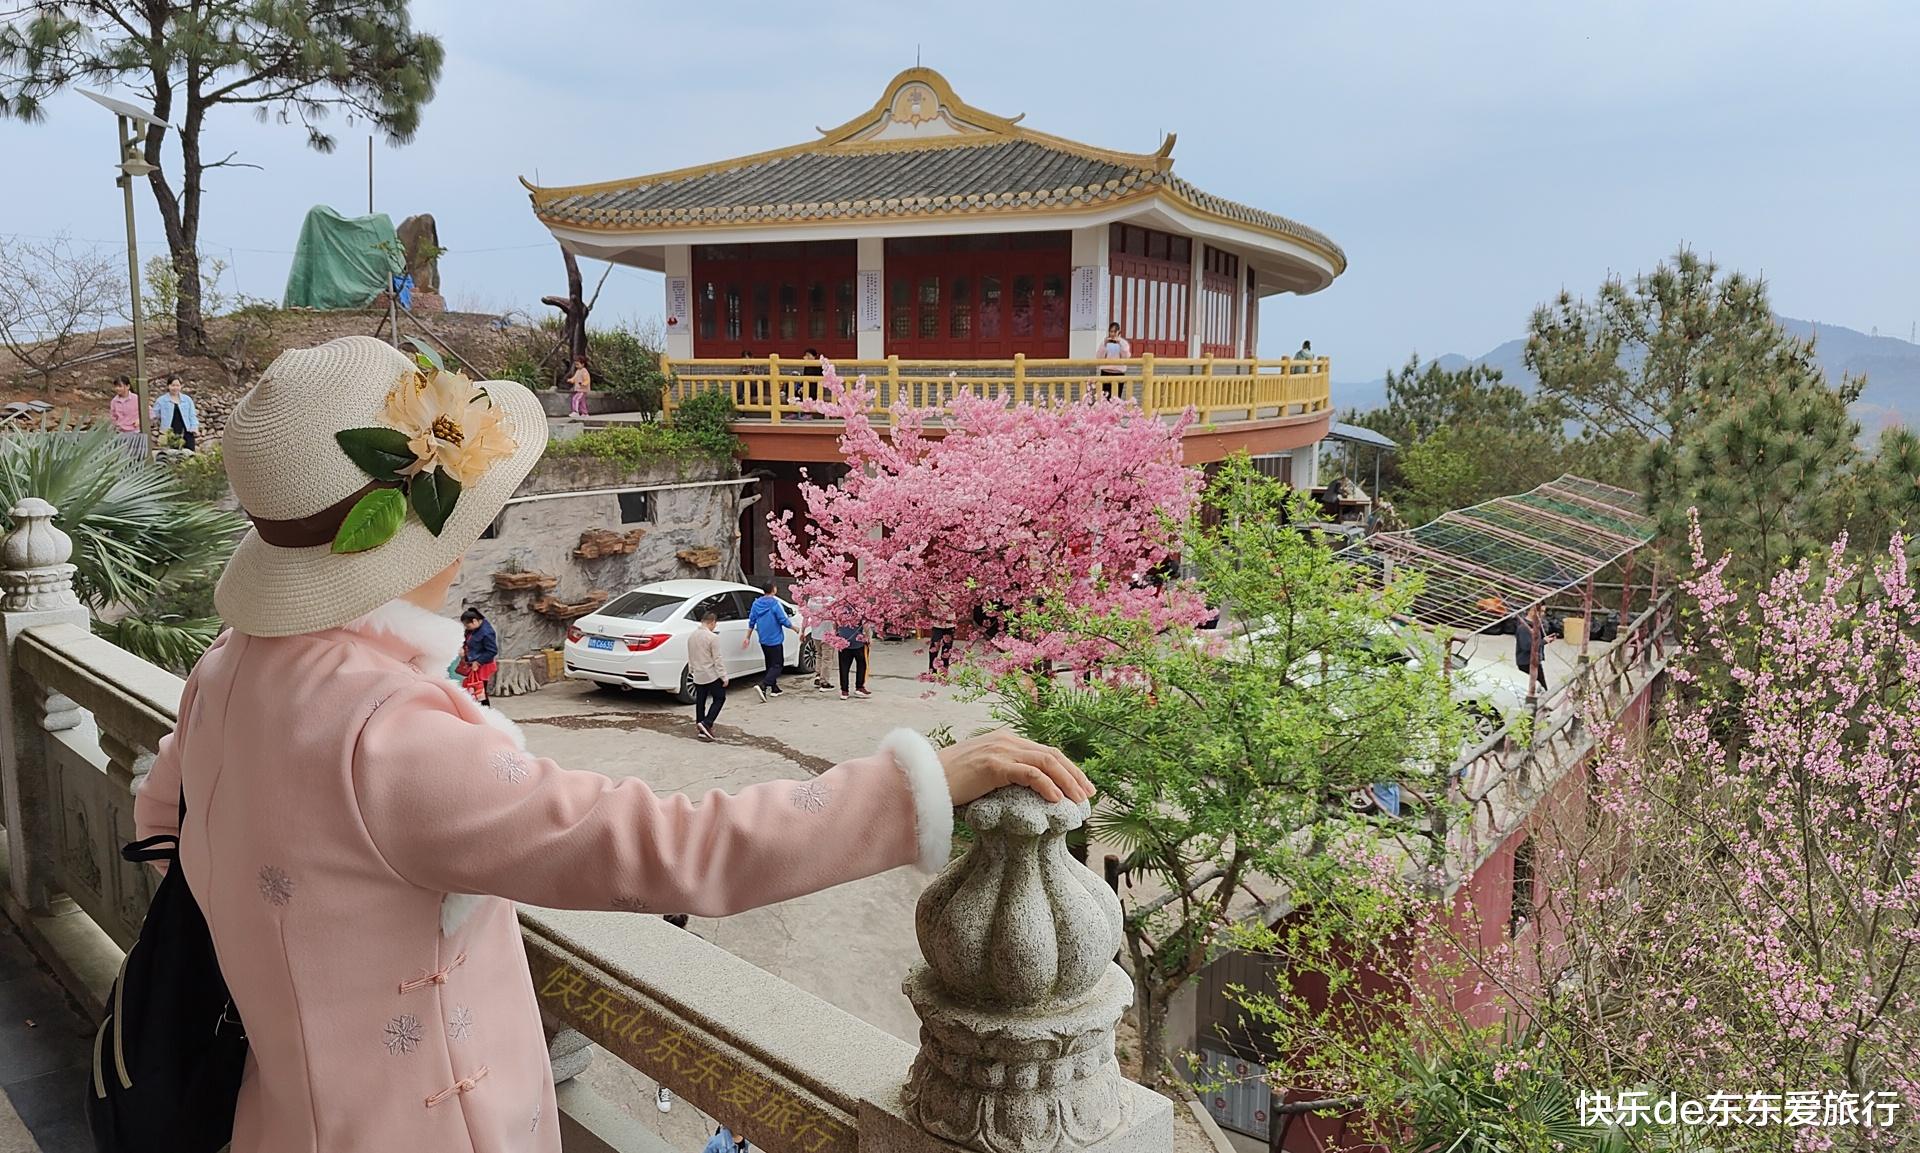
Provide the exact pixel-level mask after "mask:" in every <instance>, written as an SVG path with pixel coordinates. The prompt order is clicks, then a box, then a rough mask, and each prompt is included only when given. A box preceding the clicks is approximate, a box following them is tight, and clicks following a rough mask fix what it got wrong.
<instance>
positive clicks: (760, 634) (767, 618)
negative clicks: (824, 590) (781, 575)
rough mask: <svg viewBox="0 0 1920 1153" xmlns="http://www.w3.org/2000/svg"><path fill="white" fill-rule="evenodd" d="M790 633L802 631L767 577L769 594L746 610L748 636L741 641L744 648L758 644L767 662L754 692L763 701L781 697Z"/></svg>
mask: <svg viewBox="0 0 1920 1153" xmlns="http://www.w3.org/2000/svg"><path fill="white" fill-rule="evenodd" d="M789 632H792V633H794V634H795V635H798V634H799V632H800V630H799V629H798V628H797V627H795V626H794V623H793V618H792V617H790V616H788V615H787V608H786V606H785V605H783V604H781V603H780V598H779V597H777V596H774V595H773V578H772V577H768V578H767V583H766V591H765V592H763V593H761V594H760V595H759V596H758V597H756V598H754V602H753V607H752V608H751V609H748V610H747V635H746V636H745V637H742V638H741V640H740V647H741V648H746V647H747V646H748V645H750V644H752V643H753V642H754V641H755V640H756V639H757V640H759V642H760V655H761V656H763V657H765V658H766V661H767V671H766V673H765V674H764V675H762V676H761V678H760V683H759V684H757V685H755V686H754V691H755V692H758V693H759V694H760V699H761V700H762V701H764V700H766V699H767V698H768V697H777V696H779V695H780V693H781V689H780V671H781V670H782V669H784V668H786V667H787V633H789ZM816 659H817V657H816Z"/></svg>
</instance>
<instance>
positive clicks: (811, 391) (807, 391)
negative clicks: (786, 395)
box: [793, 348, 821, 420]
mask: <svg viewBox="0 0 1920 1153" xmlns="http://www.w3.org/2000/svg"><path fill="white" fill-rule="evenodd" d="M800 377H801V379H800V383H798V384H796V385H794V386H793V399H794V403H796V404H798V403H799V402H801V401H806V400H819V399H821V396H820V350H819V349H817V348H809V349H807V350H806V351H805V352H803V353H801V354H800ZM794 419H795V420H819V419H820V414H819V413H817V412H802V413H799V414H798V415H796V416H795V417H794Z"/></svg>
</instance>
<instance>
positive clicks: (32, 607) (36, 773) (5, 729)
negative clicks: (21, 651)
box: [0, 497, 89, 912]
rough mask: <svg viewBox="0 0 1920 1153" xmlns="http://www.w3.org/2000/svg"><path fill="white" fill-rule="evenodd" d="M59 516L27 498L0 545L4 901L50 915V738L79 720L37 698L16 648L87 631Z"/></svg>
mask: <svg viewBox="0 0 1920 1153" xmlns="http://www.w3.org/2000/svg"><path fill="white" fill-rule="evenodd" d="M57 511H58V510H56V509H55V508H54V507H53V506H52V505H50V504H48V503H47V502H46V501H44V500H41V499H39V498H37V497H28V498H26V499H25V500H22V501H21V502H20V503H19V504H18V505H16V506H15V507H14V508H13V510H12V513H11V516H12V519H13V531H11V532H9V533H8V534H7V535H6V538H5V539H4V540H0V643H4V645H5V653H4V656H0V802H3V803H4V806H5V807H4V810H3V811H0V821H4V823H5V824H6V827H7V856H8V862H7V864H8V867H9V869H10V870H11V876H10V880H9V885H8V893H7V897H8V899H9V900H10V901H12V902H13V903H14V905H15V906H16V907H18V908H20V909H22V910H27V911H35V912H37V911H41V910H44V909H46V908H47V900H48V895H49V885H50V883H51V881H52V877H53V847H54V844H55V830H54V828H53V809H52V804H51V798H50V796H49V794H48V790H49V789H50V788H51V782H50V773H49V772H48V756H47V739H48V738H47V732H48V730H49V729H58V728H64V727H67V726H68V724H69V723H70V722H71V721H72V720H73V719H75V718H76V717H77V716H78V713H77V710H76V707H75V706H74V704H73V702H72V701H69V700H67V699H66V698H65V697H62V696H60V695H59V694H57V693H55V694H49V693H46V692H44V691H42V690H41V689H40V688H39V686H37V685H35V684H34V683H33V682H32V680H31V679H29V678H27V677H25V676H22V675H21V674H20V671H19V668H18V666H16V665H15V663H14V642H15V641H17V640H18V639H19V638H20V634H21V633H23V632H25V631H26V630H28V629H30V628H34V627H37V626H40V625H55V624H72V625H77V626H78V627H80V628H86V627H88V622H89V615H88V613H87V609H86V606H84V605H82V604H81V603H80V598H79V597H78V596H77V595H75V593H74V591H73V574H74V572H75V569H74V566H73V565H72V564H70V563H68V562H69V559H70V558H71V557H72V556H73V541H72V540H71V539H70V538H69V537H68V536H67V534H66V533H64V532H61V531H60V529H59V528H58V527H56V526H55V525H54V523H53V518H54V515H55V513H56V512H57Z"/></svg>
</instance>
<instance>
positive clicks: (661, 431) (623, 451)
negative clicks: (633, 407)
mask: <svg viewBox="0 0 1920 1153" xmlns="http://www.w3.org/2000/svg"><path fill="white" fill-rule="evenodd" d="M729 439H731V438H729ZM547 455H548V456H549V457H555V458H566V457H580V456H586V457H593V458H594V459H596V460H606V461H614V462H616V463H619V464H622V465H625V466H626V467H628V468H631V469H643V468H648V467H650V466H652V465H656V464H658V463H660V462H661V461H663V460H688V459H693V458H699V457H705V458H708V459H725V458H728V457H730V456H732V455H733V453H732V446H731V444H729V445H728V446H727V447H726V448H724V449H717V448H716V447H715V445H714V444H713V443H712V437H711V436H710V435H696V434H691V433H687V432H684V431H682V430H681V429H679V428H676V427H672V426H669V425H665V424H627V425H619V426H616V427H614V428H597V429H594V430H593V431H592V432H583V433H581V434H580V435H579V436H576V437H574V438H572V439H571V440H556V441H553V442H551V443H549V444H548V445H547Z"/></svg>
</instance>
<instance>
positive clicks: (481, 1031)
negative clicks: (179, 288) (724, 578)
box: [133, 336, 1093, 1153]
mask: <svg viewBox="0 0 1920 1153" xmlns="http://www.w3.org/2000/svg"><path fill="white" fill-rule="evenodd" d="M374 430H379V431H374ZM396 431H397V432H401V433H404V434H405V435H406V442H407V445H408V451H409V452H411V453H413V454H414V459H413V460H412V461H411V462H408V463H407V464H406V465H401V464H399V463H398V462H396V461H394V460H392V459H390V456H391V454H386V455H384V456H383V455H382V454H381V453H376V452H369V451H364V449H365V448H366V446H368V445H384V444H390V443H392V439H393V438H392V436H391V433H392V432H396ZM224 439H225V444H224V447H225V450H226V451H225V458H226V468H227V475H228V479H229V480H230V482H231V483H232V486H233V494H234V496H235V498H237V500H238V501H239V503H240V505H241V507H243V508H245V509H247V510H248V511H249V512H250V514H251V515H252V517H253V523H252V528H251V530H250V531H249V532H248V533H247V536H246V537H245V539H243V540H242V541H241V542H240V545H239V547H238V548H237V549H236V550H235V552H234V554H233V557H232V559H231V560H230V561H228V563H227V566H226V569H225V571H224V572H223V573H222V574H221V576H220V582H219V585H218V587H217V589H216V590H215V593H214V603H215V607H216V608H217V610H218V612H219V614H220V616H221V618H222V619H223V620H225V621H226V622H227V625H228V629H227V631H226V632H224V633H223V634H221V636H220V637H219V638H218V639H217V640H216V641H215V642H214V644H213V646H212V647H211V648H209V649H208V650H207V653H206V655H205V656H203V657H202V658H201V659H200V661H199V663H198V664H197V665H196V666H195V667H194V669H193V672H192V674H191V675H190V676H188V678H187V682H186V685H185V687H184V689H183V690H182V692H181V696H180V705H179V713H178V717H179V719H178V722H177V724H176V726H175V729H174V731H173V733H172V734H171V735H169V736H167V737H165V738H164V739H162V740H161V742H160V745H159V749H158V754H157V756H156V757H155V759H154V762H153V766H152V769H151V771H150V772H149V773H148V774H147V775H146V777H145V778H144V779H143V780H142V782H141V784H140V786H139V789H138V792H137V794H136V795H135V797H134V802H133V808H134V814H133V815H134V825H135V835H136V836H137V837H142V838H144V837H152V836H177V837H178V838H179V858H178V860H179V864H178V867H179V868H181V869H183V870H185V875H186V880H187V883H188V885H189V887H190V888H191V890H192V893H193V895H194V897H195V899H196V900H197V901H198V902H199V904H200V907H201V909H202V910H203V911H204V912H205V914H206V919H207V923H208V926H209V928H210V929H211V931H212V940H213V942H214V946H215V950H216V953H217V955H218V960H219V965H220V970H221V975H222V976H223V977H224V978H225V981H226V984H227V986H228V988H229V990H230V991H231V994H232V998H233V1005H234V1009H235V1010H236V1012H237V1014H238V1015H239V1016H240V1017H241V1018H242V1019H243V1020H244V1022H245V1027H246V1035H247V1042H248V1045H249V1047H250V1052H249V1056H248V1061H247V1064H246V1072H245V1076H244V1079H243V1080H242V1082H241V1085H240V1091H239V1100H238V1103H237V1106H236V1112H235V1116H234V1120H233V1140H232V1145H231V1149H232V1151H233V1153H283V1151H286V1150H296V1149H304V1150H313V1149H327V1150H348V1149H356V1150H358V1149H380V1150H387V1149H398V1150H405V1151H406V1153H476V1151H479V1150H495V1149H520V1150H531V1151H532V1153H559V1150H560V1126H559V1123H558V1120H559V1119H558V1116H557V1115H556V1113H555V1103H554V1090H553V1070H552V1067H551V1065H550V1064H549V1062H548V1059H547V1041H546V1037H545V1036H544V1034H543V1033H542V1030H541V1025H540V1011H541V1009H543V1008H546V1009H551V1010H552V1011H554V1012H555V1013H557V1014H561V1015H563V1016H564V1015H566V1014H569V1013H579V1012H584V1011H588V1010H587V1008H586V1006H587V1000H588V998H587V995H586V993H587V990H586V989H585V988H584V987H583V986H582V985H580V984H579V983H578V981H579V980H580V976H579V974H578V973H574V972H572V971H571V970H568V969H564V968H563V969H561V970H560V971H559V973H558V974H557V975H554V976H551V977H549V978H548V979H546V980H545V981H544V982H543V984H542V985H541V986H539V987H538V988H536V987H535V985H534V983H533V980H532V975H531V973H530V971H529V968H528V964H527V950H526V947H525V945H524V944H523V942H522V939H521V933H520V927H519V919H518V917H517V915H516V913H515V910H514V904H513V903H514V902H515V901H519V902H525V903H527V904H532V905H546V906H560V907H566V908H573V909H601V910H629V911H631V910H647V909H652V910H655V911H658V910H662V909H671V910H674V911H675V912H687V913H692V914H694V915H697V916H701V917H722V916H727V915H729V914H732V913H737V912H740V911H742V910H745V909H751V908H755V907H758V906H761V905H767V904H772V903H774V902H777V901H784V900H789V899H791V898H793V897H796V896H799V895H801V894H804V893H811V892H817V891H819V890H821V889H825V888H828V887H830V886H833V885H837V884H841V883H843V882H846V881H850V880H855V879H857V878H860V877H866V876H872V875H874V874H876V873H880V872H883V871H885V870H888V869H892V868H896V867H899V866H901V865H906V864H914V863H917V864H919V865H920V866H921V867H922V868H924V869H927V870H929V871H931V870H936V869H938V868H940V867H941V866H942V865H943V864H944V862H945V860H946V857H947V854H948V850H949V848H950V846H951V844H952V841H953V806H954V805H957V804H966V803H968V802H971V801H973V800H976V799H978V798H979V797H982V796H985V795H986V794H987V793H989V792H992V791H993V790H995V789H997V788H1001V787H1003V786H1007V785H1013V784H1020V785H1026V786H1029V787H1032V788H1033V789H1035V790H1036V791H1037V792H1038V793H1039V794H1040V795H1041V796H1042V797H1043V798H1044V799H1046V800H1047V801H1049V802H1058V801H1061V800H1064V799H1071V800H1073V801H1076V802H1079V801H1084V800H1087V799H1088V798H1089V797H1091V795H1092V792H1093V789H1092V786H1091V784H1090V783H1089V782H1088V781H1087V780H1086V777H1085V775H1084V774H1082V773H1081V772H1080V771H1079V769H1077V768H1076V767H1075V766H1074V765H1073V764H1072V763H1071V762H1069V761H1068V760H1067V759H1066V758H1065V757H1064V756H1062V755H1061V754H1060V753H1059V752H1058V751H1057V750H1054V749H1049V748H1046V747H1045V746H1042V745H1039V744H1035V743H1033V742H1030V741H1025V740H1022V739H1020V738H1018V737H1015V736H1013V735H1011V734H1009V733H1006V732H1004V731H1003V732H1000V733H996V734H991V735H988V736H984V737H979V738H971V739H968V740H965V741H960V742H957V743H956V744H953V745H950V746H948V747H946V748H944V749H938V750H936V749H935V748H933V746H932V745H931V744H930V743H928V741H927V740H926V739H925V738H924V737H922V736H920V735H919V734H917V733H914V732H911V731H909V730H905V729H902V730H898V731H896V732H894V733H892V734H891V735H890V736H888V737H887V738H886V739H885V740H884V741H882V742H881V744H880V747H879V748H878V749H877V750H876V751H875V752H874V753H873V754H872V755H870V756H865V757H859V758H855V759H853V760H850V761H847V762H845V763H843V764H840V765H837V766H835V767H834V768H831V769H829V770H827V771H826V772H824V773H822V774H820V775H819V776H818V777H814V778H811V779H809V780H804V781H795V780H776V781H768V782H766V783H763V784H757V785H751V786H748V787H747V788H744V789H741V790H740V791H739V792H737V793H732V794H728V793H723V792H721V791H719V790H714V791H711V792H709V793H707V794H706V795H705V796H704V797H701V798H699V799H698V802H697V803H696V802H695V800H694V799H693V798H689V797H686V796H681V795H668V796H660V795H656V794H655V793H654V792H653V790H652V789H650V788H649V787H648V786H647V784H646V783H645V781H644V780H642V779H641V777H642V776H644V773H645V769H644V760H640V759H639V758H641V757H643V756H644V754H643V753H640V752H638V751H636V752H635V753H634V754H633V755H634V756H635V758H636V760H637V761H638V763H636V764H631V765H626V766H622V768H623V770H624V771H625V773H626V774H627V775H625V776H624V777H623V779H621V780H613V779H610V778H608V777H607V776H605V775H603V774H601V773H597V772H582V771H571V770H568V769H565V768H562V767H561V766H560V765H558V764H556V763H555V762H554V761H552V760H551V759H549V758H547V757H543V756H538V755H535V754H534V753H531V752H529V751H528V750H527V749H526V745H525V741H524V739H523V738H522V736H521V734H520V732H519V730H518V729H517V728H516V727H515V726H514V724H513V723H512V722H511V721H509V720H507V719H506V718H505V717H502V716H501V715H499V714H498V713H495V712H493V711H492V710H491V709H485V708H482V707H481V706H480V704H479V703H478V702H476V701H475V700H474V699H473V698H472V697H470V696H468V695H467V694H466V693H465V692H464V691H462V690H461V688H460V687H459V686H458V685H456V684H454V683H452V682H451V681H449V680H448V679H447V678H446V676H445V669H446V666H447V664H448V663H449V662H450V661H451V660H453V658H454V656H455V654H456V653H457V652H458V651H459V649H460V644H461V636H462V630H461V626H460V624H459V623H458V622H456V621H454V620H451V619H449V618H447V617H445V616H442V615H441V613H442V612H443V611H444V608H445V605H446V601H447V595H448V590H449V589H450V588H451V587H452V585H453V583H454V581H455V580H457V579H458V577H459V575H460V562H461V557H462V556H463V555H464V554H465V553H466V551H467V550H468V549H469V548H470V547H472V545H473V544H474V542H476V541H477V540H479V538H480V535H481V533H482V532H484V531H485V530H486V528H487V527H488V526H489V525H490V524H491V523H492V522H493V519H494V518H495V517H496V516H498V515H499V513H500V510H501V509H502V508H503V507H505V505H506V503H507V501H508V499H509V498H511V497H512V495H513V493H514V490H515V489H516V488H518V486H519V485H520V482H521V481H522V480H524V479H525V478H526V476H527V474H528V473H530V472H531V471H532V470H533V467H534V465H535V464H537V463H538V462H539V460H540V457H541V454H542V453H543V451H544V450H545V448H546V440H547V421H546V416H545V415H544V413H542V411H541V408H540V402H539V398H538V397H536V396H535V395H534V394H533V393H532V392H531V391H529V390H527V389H526V388H524V387H522V386H521V385H519V384H516V383H514V382H512V381H489V382H486V384H485V390H484V392H483V391H482V389H481V386H479V385H476V384H474V383H473V382H471V381H468V380H467V379H466V378H465V377H462V376H459V375H456V374H452V373H443V372H434V373H431V374H428V379H427V380H426V381H425V382H424V385H423V384H422V381H421V374H420V372H419V369H418V366H417V365H416V364H415V363H414V362H413V361H412V360H411V359H410V358H408V357H407V356H406V355H405V354H403V353H401V352H399V351H397V350H395V349H393V348H391V347H389V346H388V345H386V344H384V343H382V342H381V341H379V340H376V339H374V338H372V337H367V336H351V337H344V338H342V339H339V340H335V341H331V342H329V343H327V344H324V345H321V346H320V347H318V348H308V349H294V350H290V351H288V352H285V353H282V354H281V355H280V356H279V357H277V358H276V359H275V360H274V362H273V363H272V364H271V365H270V366H268V368H267V370H266V372H265V373H263V374H262V375H261V377H260V382H259V383H258V384H256V385H255V386H254V387H253V389H252V390H251V391H250V392H248V393H247V394H246V396H244V397H243V398H242V399H241V400H240V402H239V404H237V405H236V406H235V408H234V411H233V415H232V417H231V419H230V420H229V422H228V424H227V426H226V431H225V436H224ZM429 471H431V472H435V473H445V474H446V475H447V476H448V477H449V478H451V479H453V480H455V481H457V482H458V483H459V486H460V487H459V491H458V495H457V496H454V497H450V498H449V497H448V496H447V494H446V493H443V492H436V493H428V494H423V493H422V492H420V491H418V490H416V491H414V492H413V493H411V494H410V496H409V498H407V503H406V504H405V505H403V506H401V508H402V509H404V510H405V511H403V512H400V513H399V514H398V515H395V511H396V510H395V509H394V506H393V504H392V500H391V498H387V499H381V494H388V493H390V494H394V495H395V496H398V495H399V494H400V491H401V490H400V487H399V486H400V485H401V484H402V483H407V484H410V485H419V484H422V483H424V482H422V481H421V480H420V479H419V478H420V477H421V476H423V475H425V474H426V473H427V472H429ZM403 474H404V475H405V476H406V477H407V478H408V479H407V480H406V481H405V482H403V481H402V480H401V477H402V475H403ZM438 487H440V486H437V485H436V488H438ZM446 487H447V488H451V486H446ZM369 499H372V500H373V501H374V503H373V504H372V505H371V506H368V505H367V504H366V503H365V502H367V501H368V500H369ZM368 508H371V509H372V510H373V512H374V513H375V514H377V515H371V516H370V515H368V512H367V510H368ZM356 509H359V510H361V511H360V512H359V514H358V515H355V513H354V510H356ZM635 769H638V770H640V773H639V775H633V774H632V771H633V770H635ZM183 814H184V819H183ZM152 1136H153V1138H154V1144H155V1145H156V1147H160V1146H167V1147H172V1144H173V1143H170V1141H169V1135H167V1134H154V1135H152Z"/></svg>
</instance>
